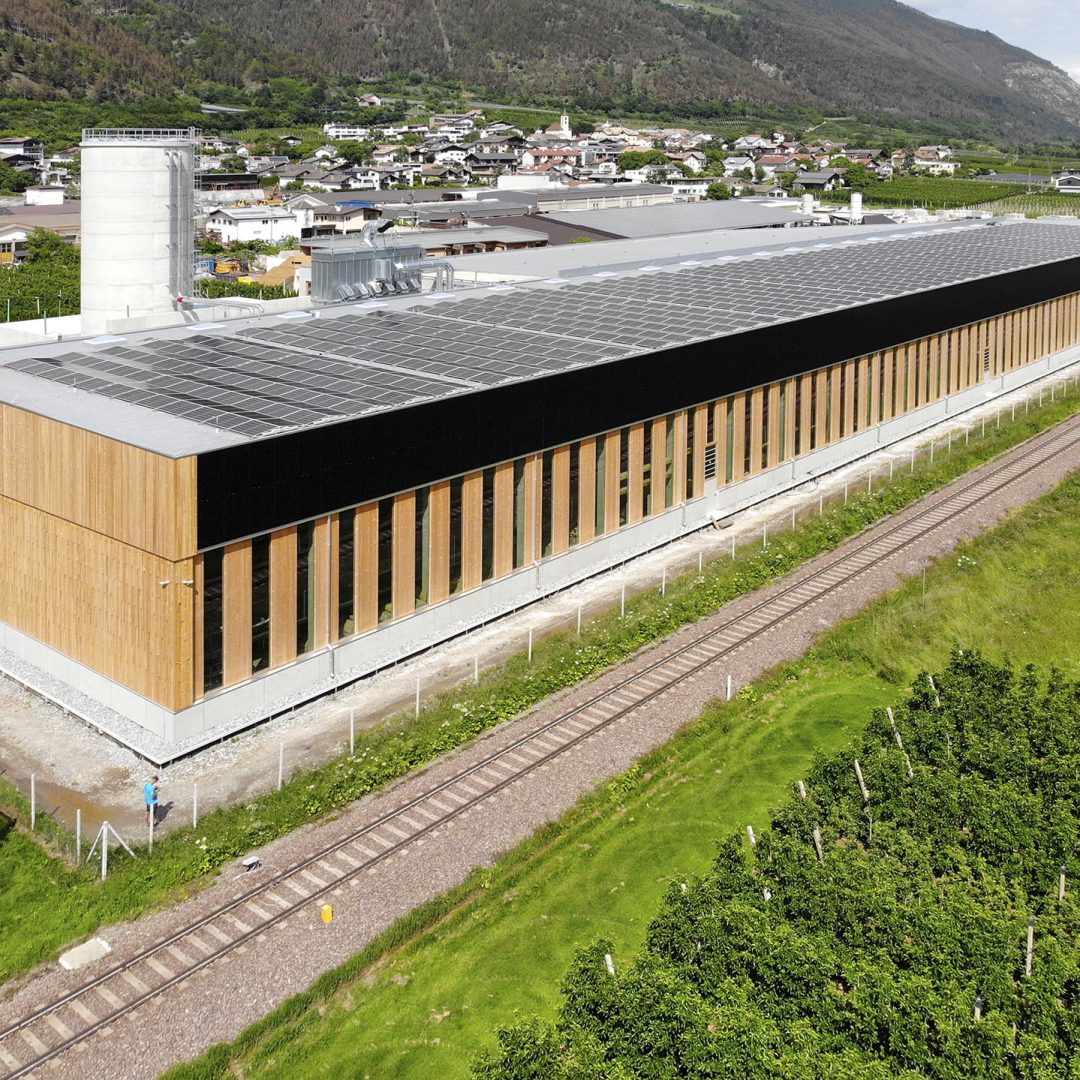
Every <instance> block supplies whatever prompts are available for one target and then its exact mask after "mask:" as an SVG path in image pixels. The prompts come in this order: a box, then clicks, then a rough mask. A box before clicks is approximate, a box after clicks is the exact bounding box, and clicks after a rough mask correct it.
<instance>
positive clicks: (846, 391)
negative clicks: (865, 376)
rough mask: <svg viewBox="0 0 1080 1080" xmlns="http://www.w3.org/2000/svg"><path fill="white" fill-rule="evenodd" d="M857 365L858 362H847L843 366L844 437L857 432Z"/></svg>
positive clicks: (842, 408)
mask: <svg viewBox="0 0 1080 1080" xmlns="http://www.w3.org/2000/svg"><path fill="white" fill-rule="evenodd" d="M857 364H858V361H857V360H845V361H844V363H843V365H842V366H843V369H844V375H843V382H844V388H843V394H842V395H841V396H842V399H843V400H842V401H841V403H840V408H841V416H842V417H843V421H842V424H841V428H840V430H841V433H842V434H844V435H850V434H851V433H852V432H853V431H854V430H855V367H856V365H857ZM839 366H840V365H838V367H839Z"/></svg>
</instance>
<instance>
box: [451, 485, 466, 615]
mask: <svg viewBox="0 0 1080 1080" xmlns="http://www.w3.org/2000/svg"><path fill="white" fill-rule="evenodd" d="M464 484H465V478H464V477H462V476H458V477H455V478H454V479H453V480H451V481H450V595H451V596H453V595H454V593H457V592H461V586H462V571H461V567H462V562H461V530H462V513H461V505H462V504H461V493H462V490H463V488H464Z"/></svg>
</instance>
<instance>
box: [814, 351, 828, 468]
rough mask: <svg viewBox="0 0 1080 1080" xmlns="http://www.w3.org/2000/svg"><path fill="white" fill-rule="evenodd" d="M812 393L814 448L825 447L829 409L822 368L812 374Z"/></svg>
mask: <svg viewBox="0 0 1080 1080" xmlns="http://www.w3.org/2000/svg"><path fill="white" fill-rule="evenodd" d="M814 392H815V395H816V398H815V404H816V406H817V408H816V409H815V410H814V412H815V416H814V429H815V439H814V448H815V449H817V448H818V447H819V446H825V445H826V443H828V441H829V431H828V409H829V384H828V378H827V374H826V371H825V369H824V368H818V370H817V371H815V372H814Z"/></svg>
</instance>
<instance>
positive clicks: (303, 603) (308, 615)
mask: <svg viewBox="0 0 1080 1080" xmlns="http://www.w3.org/2000/svg"><path fill="white" fill-rule="evenodd" d="M314 647H315V522H314V521H305V522H304V524H303V525H297V526H296V652H297V654H298V655H299V654H302V653H306V652H311V650H312V649H313V648H314Z"/></svg>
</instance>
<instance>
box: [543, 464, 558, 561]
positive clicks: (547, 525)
mask: <svg viewBox="0 0 1080 1080" xmlns="http://www.w3.org/2000/svg"><path fill="white" fill-rule="evenodd" d="M541 462H542V468H543V470H544V475H543V477H542V478H541V481H540V557H541V558H544V557H545V556H547V555H550V554H551V549H552V540H551V536H552V521H551V515H552V511H553V509H554V508H553V506H552V485H551V479H552V477H551V471H552V469H553V468H554V465H555V451H554V450H545V451H544V454H543V457H542V459H541Z"/></svg>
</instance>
